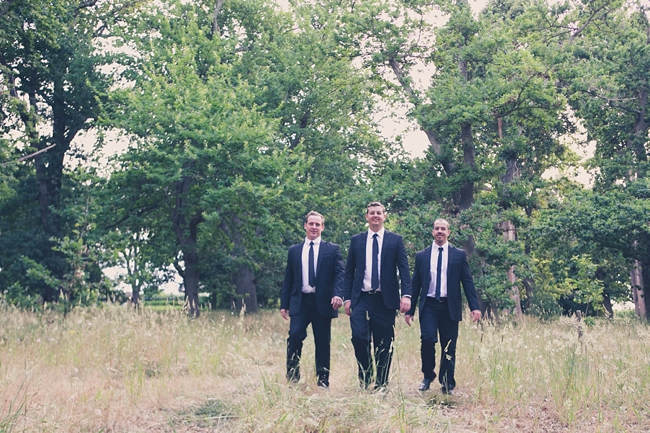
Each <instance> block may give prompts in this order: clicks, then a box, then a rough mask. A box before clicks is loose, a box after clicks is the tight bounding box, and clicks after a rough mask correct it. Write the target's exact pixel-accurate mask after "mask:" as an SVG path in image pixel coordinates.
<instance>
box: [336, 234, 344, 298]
mask: <svg viewBox="0 0 650 433" xmlns="http://www.w3.org/2000/svg"><path fill="white" fill-rule="evenodd" d="M334 255H335V258H334V296H338V297H339V298H341V299H345V293H344V292H345V290H344V289H343V281H344V279H345V268H344V267H343V257H342V256H341V247H339V246H338V245H336V244H334Z"/></svg>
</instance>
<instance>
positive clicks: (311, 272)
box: [308, 242, 316, 287]
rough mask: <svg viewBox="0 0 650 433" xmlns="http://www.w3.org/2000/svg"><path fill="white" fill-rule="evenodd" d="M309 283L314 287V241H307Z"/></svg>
mask: <svg viewBox="0 0 650 433" xmlns="http://www.w3.org/2000/svg"><path fill="white" fill-rule="evenodd" d="M308 261H309V265H308V268H309V285H310V286H312V287H316V272H314V242H309V259H308Z"/></svg>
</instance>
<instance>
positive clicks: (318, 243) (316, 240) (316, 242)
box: [305, 236, 321, 245]
mask: <svg viewBox="0 0 650 433" xmlns="http://www.w3.org/2000/svg"><path fill="white" fill-rule="evenodd" d="M320 241H321V237H320V236H319V237H317V238H316V239H314V240H313V241H311V240H309V239H308V238H307V236H305V244H307V245H309V243H310V242H313V243H314V245H320Z"/></svg>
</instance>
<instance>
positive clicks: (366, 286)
mask: <svg viewBox="0 0 650 433" xmlns="http://www.w3.org/2000/svg"><path fill="white" fill-rule="evenodd" d="M385 231H386V229H385V228H382V229H381V230H379V231H378V232H376V233H377V243H378V244H379V256H378V257H377V264H378V269H379V272H378V276H379V282H380V284H379V288H378V289H377V290H378V291H380V290H381V247H382V245H383V244H384V232H385ZM374 234H375V232H373V231H372V230H370V229H368V238H367V239H366V270H365V271H364V273H363V291H364V292H370V291H372V236H373V235H374Z"/></svg>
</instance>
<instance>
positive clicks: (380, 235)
mask: <svg viewBox="0 0 650 433" xmlns="http://www.w3.org/2000/svg"><path fill="white" fill-rule="evenodd" d="M385 231H386V227H382V228H381V230H379V231H378V232H377V235H379V236H378V237H379V238H381V239H383V238H384V232H385ZM374 234H375V232H373V231H372V230H370V229H368V238H370V239H372V236H373V235H374Z"/></svg>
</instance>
